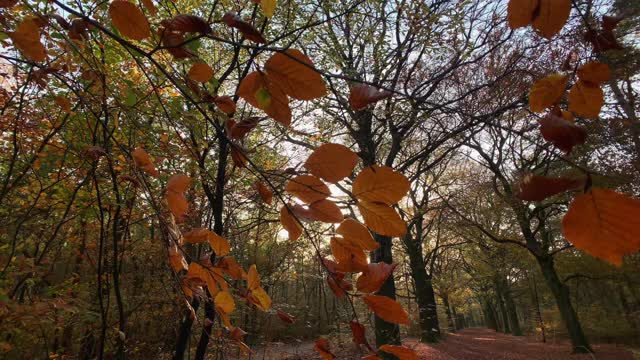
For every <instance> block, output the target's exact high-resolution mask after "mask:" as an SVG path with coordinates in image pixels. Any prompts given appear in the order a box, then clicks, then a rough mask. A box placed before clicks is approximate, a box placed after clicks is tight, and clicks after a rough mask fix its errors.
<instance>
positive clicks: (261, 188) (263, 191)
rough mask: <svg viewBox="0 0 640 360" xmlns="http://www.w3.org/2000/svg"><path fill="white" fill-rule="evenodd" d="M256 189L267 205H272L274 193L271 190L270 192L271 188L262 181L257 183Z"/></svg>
mask: <svg viewBox="0 0 640 360" xmlns="http://www.w3.org/2000/svg"><path fill="white" fill-rule="evenodd" d="M255 187H256V190H258V194H259V195H260V198H261V199H262V201H264V202H265V203H266V204H269V205H271V202H272V201H273V193H272V192H271V190H269V188H268V187H267V186H266V185H265V184H263V183H262V182H261V181H256V183H255Z"/></svg>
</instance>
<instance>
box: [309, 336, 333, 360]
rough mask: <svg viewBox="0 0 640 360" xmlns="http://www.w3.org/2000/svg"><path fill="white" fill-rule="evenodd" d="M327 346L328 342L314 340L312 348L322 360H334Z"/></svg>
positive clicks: (325, 340)
mask: <svg viewBox="0 0 640 360" xmlns="http://www.w3.org/2000/svg"><path fill="white" fill-rule="evenodd" d="M329 346H330V345H329V340H327V339H325V338H320V339H318V340H316V344H315V346H314V347H313V348H314V349H315V350H316V351H317V352H318V353H319V354H320V356H322V358H323V359H325V360H333V359H335V358H336V356H335V355H333V353H331V351H330V350H329Z"/></svg>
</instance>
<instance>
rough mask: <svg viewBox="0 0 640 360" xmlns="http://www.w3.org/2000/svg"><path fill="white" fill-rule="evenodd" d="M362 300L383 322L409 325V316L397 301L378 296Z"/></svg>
mask: <svg viewBox="0 0 640 360" xmlns="http://www.w3.org/2000/svg"><path fill="white" fill-rule="evenodd" d="M362 300H364V302H365V304H367V306H369V308H370V309H371V310H372V311H373V312H374V313H375V314H376V315H377V316H378V317H379V318H381V319H382V320H384V321H387V322H390V323H394V324H409V315H407V313H406V311H404V309H403V308H402V306H400V304H399V303H397V302H396V301H395V300H393V299H391V298H388V297H386V296H378V295H365V296H363V297H362Z"/></svg>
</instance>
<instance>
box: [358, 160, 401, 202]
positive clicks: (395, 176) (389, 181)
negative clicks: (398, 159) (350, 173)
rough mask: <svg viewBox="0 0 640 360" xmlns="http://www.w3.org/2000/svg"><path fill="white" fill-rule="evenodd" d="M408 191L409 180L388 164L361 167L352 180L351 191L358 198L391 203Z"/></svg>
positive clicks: (398, 199)
mask: <svg viewBox="0 0 640 360" xmlns="http://www.w3.org/2000/svg"><path fill="white" fill-rule="evenodd" d="M408 191H409V180H407V178H406V177H405V176H404V175H402V174H400V173H399V172H396V171H393V169H391V168H390V167H388V166H378V165H373V166H369V167H367V168H365V169H363V170H362V171H361V172H360V174H358V176H357V177H356V179H355V180H354V181H353V187H352V192H353V195H354V196H355V197H356V198H358V199H359V200H364V201H369V202H378V203H383V204H386V205H393V204H396V203H397V202H398V201H400V200H401V199H402V198H403V197H404V196H405V195H406V194H407V192H408Z"/></svg>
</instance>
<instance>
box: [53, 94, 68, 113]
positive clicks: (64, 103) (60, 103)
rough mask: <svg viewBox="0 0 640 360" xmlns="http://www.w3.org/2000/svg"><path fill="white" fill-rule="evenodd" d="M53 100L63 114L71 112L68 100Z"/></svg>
mask: <svg viewBox="0 0 640 360" xmlns="http://www.w3.org/2000/svg"><path fill="white" fill-rule="evenodd" d="M54 100H55V102H56V104H58V106H60V107H61V108H62V110H63V111H64V112H66V113H67V114H68V113H70V112H71V102H70V101H69V99H67V98H65V97H62V96H56V97H55V98H54Z"/></svg>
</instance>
